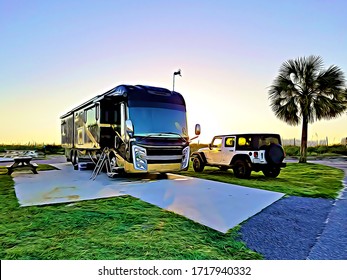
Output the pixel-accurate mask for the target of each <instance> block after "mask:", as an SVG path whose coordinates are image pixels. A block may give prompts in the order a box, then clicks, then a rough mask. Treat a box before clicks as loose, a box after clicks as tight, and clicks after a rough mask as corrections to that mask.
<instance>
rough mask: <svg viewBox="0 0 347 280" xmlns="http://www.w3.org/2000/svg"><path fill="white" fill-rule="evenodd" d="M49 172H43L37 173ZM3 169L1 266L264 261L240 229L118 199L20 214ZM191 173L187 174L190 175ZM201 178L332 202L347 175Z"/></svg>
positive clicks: (319, 170)
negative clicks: (5, 262)
mask: <svg viewBox="0 0 347 280" xmlns="http://www.w3.org/2000/svg"><path fill="white" fill-rule="evenodd" d="M47 168H49V167H48V166H43V165H42V166H41V165H40V166H39V169H38V170H43V169H47ZM4 173H5V172H4V169H1V168H0V174H2V175H0V204H1V208H0V209H1V210H0V213H1V219H0V241H1V248H0V258H1V259H40V260H45V259H67V260H73V259H80V260H83V259H90V260H103V259H121V260H125V259H139V260H140V259H146V260H160V259H167V260H168V259H175V260H182V259H184V260H185V259H187V260H190V259H208V260H213V259H228V260H232V259H242V260H248V259H261V258H262V256H261V255H259V254H258V253H255V252H253V251H251V250H249V249H248V248H247V247H246V246H245V245H244V244H243V243H242V242H241V241H240V240H239V235H238V233H239V227H235V228H234V229H232V230H230V231H229V232H228V233H227V234H222V233H219V232H217V231H215V230H212V229H210V228H208V227H205V226H202V225H200V224H197V223H195V222H193V221H191V220H188V219H186V218H184V217H182V216H179V215H176V214H174V213H171V212H168V211H166V210H162V209H160V208H158V207H156V206H153V205H150V204H148V203H146V202H143V201H141V200H139V199H136V198H132V197H130V196H126V197H116V198H109V199H99V200H90V201H81V202H77V203H71V204H59V205H50V206H31V207H19V205H18V202H17V199H16V196H15V192H14V182H13V180H12V177H11V176H8V175H4ZM191 173H192V171H187V172H183V173H182V174H186V175H194V176H195V175H197V173H193V174H191ZM198 176H199V177H203V178H208V179H213V180H219V181H227V182H230V183H234V184H241V185H247V186H250V187H256V188H262V189H268V190H277V191H280V192H285V193H287V194H295V195H303V196H313V197H334V196H335V195H336V193H337V190H338V189H339V188H341V187H342V184H341V179H342V177H343V173H342V171H341V172H340V170H337V169H334V168H330V167H325V166H321V165H313V164H305V165H300V166H298V165H297V164H289V165H288V167H287V168H285V169H284V170H283V172H282V173H281V175H280V176H279V178H277V179H269V178H265V177H264V176H262V175H260V173H259V175H258V174H256V173H253V174H252V178H251V179H250V180H239V179H236V178H235V177H234V176H233V174H232V172H221V171H218V169H215V168H214V169H213V168H206V171H205V172H203V173H201V174H198Z"/></svg>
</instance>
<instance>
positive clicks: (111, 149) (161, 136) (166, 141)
mask: <svg viewBox="0 0 347 280" xmlns="http://www.w3.org/2000/svg"><path fill="white" fill-rule="evenodd" d="M195 134H197V135H198V134H200V126H199V125H196V127H195ZM196 137H197V136H196ZM190 140H191V139H189V136H188V129H187V117H186V104H185V101H184V98H183V96H182V95H181V94H180V93H178V92H175V91H170V90H168V89H165V88H160V87H152V86H142V85H136V86H131V85H120V86H117V87H115V88H113V89H111V90H109V91H107V92H106V93H103V94H101V95H98V96H96V97H94V98H92V99H91V100H89V101H87V102H85V103H83V104H81V105H80V106H77V107H76V108H74V109H72V110H71V111H69V112H68V113H66V114H64V115H63V116H61V141H62V146H63V147H64V148H65V156H66V158H67V160H68V161H71V162H72V164H73V165H74V166H75V167H76V166H78V164H79V163H80V162H81V161H86V160H91V161H93V162H94V163H97V161H98V160H99V159H100V156H101V155H102V152H103V151H104V150H105V149H107V153H108V157H109V159H110V164H111V168H112V171H113V172H116V173H117V172H118V173H120V172H127V173H136V172H141V173H151V172H160V173H165V172H173V171H179V170H185V169H187V168H188V163H189V156H190V150H189V141H190Z"/></svg>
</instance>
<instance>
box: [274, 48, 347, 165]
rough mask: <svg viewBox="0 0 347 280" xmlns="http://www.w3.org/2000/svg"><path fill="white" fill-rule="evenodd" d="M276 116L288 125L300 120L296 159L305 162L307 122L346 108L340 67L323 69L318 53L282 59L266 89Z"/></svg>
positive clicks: (338, 112) (326, 117) (333, 115)
mask: <svg viewBox="0 0 347 280" xmlns="http://www.w3.org/2000/svg"><path fill="white" fill-rule="evenodd" d="M269 99H270V102H271V108H272V110H273V111H274V113H275V115H276V117H278V118H279V119H281V120H283V121H285V122H286V123H288V124H289V125H298V124H299V123H300V122H301V123H302V134H301V149H300V159H299V162H300V163H305V162H306V155H307V129H308V123H313V122H314V121H316V120H321V119H332V118H335V117H338V116H340V115H342V114H343V112H344V111H345V110H346V109H347V103H346V100H347V90H346V89H345V78H344V74H343V72H342V70H341V69H340V68H339V67H337V66H335V65H332V66H330V67H329V68H328V69H323V60H322V58H321V57H319V56H313V55H311V56H309V57H300V58H297V59H295V60H292V59H290V60H288V61H286V62H284V63H283V64H282V66H281V68H280V70H279V75H278V76H277V77H276V78H275V80H274V81H273V84H272V85H271V86H270V89H269Z"/></svg>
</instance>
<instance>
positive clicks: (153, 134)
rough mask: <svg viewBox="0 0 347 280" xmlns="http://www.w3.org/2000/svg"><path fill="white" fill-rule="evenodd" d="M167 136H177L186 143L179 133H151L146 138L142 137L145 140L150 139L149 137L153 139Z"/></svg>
mask: <svg viewBox="0 0 347 280" xmlns="http://www.w3.org/2000/svg"><path fill="white" fill-rule="evenodd" d="M165 135H176V136H179V137H180V138H181V139H182V140H184V141H186V139H184V138H183V136H182V135H181V134H179V133H174V132H161V133H151V134H148V135H146V136H141V137H143V138H144V139H146V138H148V137H153V136H165Z"/></svg>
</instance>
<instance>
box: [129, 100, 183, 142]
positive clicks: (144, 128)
mask: <svg viewBox="0 0 347 280" xmlns="http://www.w3.org/2000/svg"><path fill="white" fill-rule="evenodd" d="M175 107H176V106H175ZM180 107H182V108H180ZM129 118H130V119H131V121H132V122H133V124H134V135H136V136H152V135H155V136H159V137H160V136H162V137H173V138H177V137H179V136H180V137H188V132H187V119H186V112H185V109H184V107H183V106H177V108H174V109H173V108H158V107H137V106H136V107H129ZM156 134H157V135H156Z"/></svg>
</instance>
